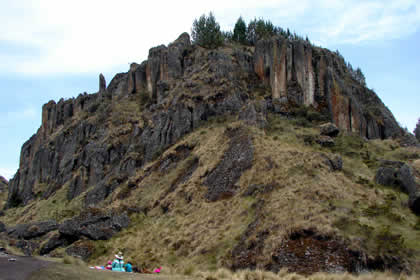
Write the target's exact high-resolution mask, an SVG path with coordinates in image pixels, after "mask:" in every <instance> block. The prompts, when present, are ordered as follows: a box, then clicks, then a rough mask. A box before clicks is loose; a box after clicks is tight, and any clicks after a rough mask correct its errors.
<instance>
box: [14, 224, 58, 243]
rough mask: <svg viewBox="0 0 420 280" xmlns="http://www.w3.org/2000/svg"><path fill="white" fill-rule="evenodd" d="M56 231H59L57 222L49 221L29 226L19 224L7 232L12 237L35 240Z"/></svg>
mask: <svg viewBox="0 0 420 280" xmlns="http://www.w3.org/2000/svg"><path fill="white" fill-rule="evenodd" d="M56 229H58V224H57V222H56V221H53V220H49V221H43V222H35V223H29V224H19V225H17V226H15V227H10V228H8V230H7V234H8V235H9V236H10V237H13V238H18V239H33V238H37V237H40V236H43V235H45V234H47V233H48V232H50V231H53V230H56Z"/></svg>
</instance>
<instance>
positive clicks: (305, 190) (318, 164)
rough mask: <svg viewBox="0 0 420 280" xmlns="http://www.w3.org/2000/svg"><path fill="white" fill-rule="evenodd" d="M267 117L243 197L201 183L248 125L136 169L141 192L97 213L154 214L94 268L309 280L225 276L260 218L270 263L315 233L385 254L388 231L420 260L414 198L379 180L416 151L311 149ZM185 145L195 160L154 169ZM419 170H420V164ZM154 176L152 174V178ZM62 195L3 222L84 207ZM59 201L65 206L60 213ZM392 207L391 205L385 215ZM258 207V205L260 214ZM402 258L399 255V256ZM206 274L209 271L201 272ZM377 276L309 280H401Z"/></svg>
mask: <svg viewBox="0 0 420 280" xmlns="http://www.w3.org/2000/svg"><path fill="white" fill-rule="evenodd" d="M270 118H271V119H270V126H269V128H268V129H266V130H265V131H264V130H260V129H257V128H247V129H249V133H250V134H251V135H252V136H253V143H254V149H255V151H254V162H253V167H252V168H251V169H249V170H247V171H246V172H244V173H243V174H242V176H241V178H240V180H239V181H238V182H237V184H236V185H237V186H238V187H239V188H238V189H237V194H236V195H235V196H233V197H232V198H230V199H226V200H220V201H217V202H212V203H209V202H207V201H205V199H204V195H205V193H206V191H207V187H206V186H204V185H203V178H204V177H205V176H206V174H207V173H208V172H209V171H211V170H212V169H213V168H214V167H215V166H216V165H217V164H218V162H219V161H220V159H221V158H222V156H223V154H224V151H225V150H226V149H227V147H228V142H229V141H228V140H229V139H228V138H227V136H226V135H225V133H224V132H225V129H226V127H227V126H231V127H235V126H240V125H241V124H240V123H239V122H232V120H231V119H224V120H222V121H217V120H216V121H214V122H209V123H207V124H206V125H205V126H203V127H201V128H200V129H198V130H196V131H194V132H193V133H190V134H188V135H186V136H185V137H184V138H183V139H181V140H180V141H179V142H178V143H177V144H176V145H175V146H173V147H171V148H170V149H168V150H167V151H165V152H164V153H163V154H162V155H161V156H160V157H159V158H158V159H157V160H156V161H154V162H151V163H149V164H148V165H146V166H144V167H143V168H142V170H139V171H138V172H137V174H136V175H135V176H134V177H133V178H130V180H132V181H134V182H136V187H135V188H133V189H132V190H131V192H130V194H129V196H128V197H127V198H126V199H124V200H120V199H118V194H119V191H120V190H122V189H123V186H121V187H120V188H119V190H117V191H116V192H114V193H113V194H112V195H110V196H109V197H108V198H107V200H106V201H104V202H103V203H102V204H101V205H98V206H99V207H109V208H118V207H123V206H124V207H126V206H129V207H146V208H148V210H149V212H148V213H147V215H145V214H144V213H138V214H133V215H132V216H131V219H132V223H131V225H130V227H129V228H127V229H125V230H123V231H122V232H120V233H119V234H117V235H116V236H114V237H113V238H111V239H110V240H108V241H99V242H96V243H95V246H96V249H95V250H96V251H95V253H94V256H93V258H92V259H91V260H90V263H91V264H102V263H105V262H106V261H108V259H109V258H110V257H111V256H112V255H113V254H114V253H115V252H117V251H120V250H121V251H123V252H124V255H125V257H126V259H127V260H129V261H132V262H133V263H135V264H136V265H138V266H140V267H142V268H149V269H151V268H153V267H157V266H160V265H163V266H164V270H165V271H167V273H172V274H182V275H189V276H190V277H198V279H306V278H303V276H298V275H294V274H284V275H274V274H272V273H268V272H262V271H258V270H257V271H254V272H251V271H242V272H238V273H235V274H232V273H230V272H228V271H226V270H218V269H219V268H220V267H223V266H228V265H229V260H230V257H231V252H232V249H233V248H234V247H235V246H236V245H237V244H238V242H239V241H240V239H241V236H242V235H243V234H244V232H245V231H246V230H247V228H248V225H249V224H250V223H251V222H253V221H255V220H256V219H258V220H259V223H258V226H257V227H256V229H255V231H254V232H253V233H252V234H251V236H250V237H249V238H255V235H256V234H257V233H258V232H260V231H262V230H269V232H270V234H269V237H268V238H267V239H266V240H265V241H264V248H263V252H262V254H263V256H270V254H271V253H272V252H273V250H274V249H275V248H277V247H278V246H279V244H281V242H282V241H283V240H284V237H285V236H288V235H289V234H290V233H291V232H293V231H294V230H296V229H302V228H315V229H316V231H317V232H318V233H320V234H325V235H334V236H339V237H342V238H344V239H345V240H348V242H350V245H351V246H353V247H354V248H355V249H362V250H364V251H366V252H368V253H369V254H372V255H375V254H377V253H383V252H380V251H378V250H379V249H380V245H381V243H380V236H381V234H382V233H383V232H384V229H386V230H387V232H386V233H387V234H389V235H400V236H401V237H402V238H403V245H404V248H408V249H410V250H413V251H414V256H416V257H415V258H414V259H416V258H417V260H418V259H419V253H418V252H420V244H419V243H418V240H419V239H420V235H419V234H420V231H419V230H417V229H416V225H417V224H419V222H418V217H416V216H415V215H413V214H412V213H411V212H410V210H409V209H408V208H407V207H406V203H407V199H408V198H407V196H406V195H404V194H402V193H399V192H398V191H396V190H393V189H390V188H384V187H380V186H377V185H375V184H374V183H373V182H372V179H373V176H374V174H375V171H376V165H375V164H376V163H375V162H376V161H377V160H378V159H380V158H388V159H401V158H414V157H415V156H413V155H415V154H416V153H417V151H416V150H414V151H411V150H408V151H407V150H404V149H402V148H398V146H397V145H396V144H395V142H393V141H392V140H386V141H378V140H375V141H364V140H362V139H359V138H358V137H355V136H351V135H350V136H349V135H340V136H339V137H338V138H337V139H336V143H337V145H336V147H334V148H332V149H329V148H322V147H320V146H318V145H307V144H305V141H304V139H305V137H306V136H309V137H314V136H316V135H318V134H319V131H318V130H317V129H316V128H314V127H311V126H308V127H306V126H301V125H299V124H296V123H294V122H291V121H289V120H286V119H282V118H279V117H276V116H271V117H270ZM178 145H188V146H190V147H194V149H193V151H192V152H191V154H190V155H189V157H187V158H186V159H184V161H181V162H179V163H178V164H177V166H176V167H174V168H172V169H170V170H168V171H165V172H164V173H161V172H159V171H158V170H157V169H156V170H155V169H153V168H152V166H154V165H156V164H157V162H159V160H161V159H162V158H164V157H165V156H167V155H168V154H170V153H174V152H175V148H176V146H178ZM335 153H336V154H340V155H341V156H342V158H343V163H344V168H343V171H339V172H331V171H330V170H329V167H328V166H327V165H326V164H325V155H326V156H331V155H332V154H335ZM407 154H408V155H409V156H407ZM193 157H197V158H199V165H198V167H197V169H196V170H195V172H194V173H193V174H192V176H191V178H189V180H188V181H187V182H185V183H182V184H180V185H178V187H177V188H176V189H175V190H174V191H173V192H170V193H168V190H169V188H170V187H171V185H172V184H173V183H174V182H175V180H176V179H177V178H178V177H179V175H180V174H182V172H185V170H184V169H185V168H186V166H187V165H186V163H187V161H188V160H191V158H193ZM416 164H418V162H414V163H413V165H414V166H417V165H416ZM149 170H154V171H153V172H151V173H150V174H148V171H149ZM146 175H147V176H146ZM141 178H143V179H141ZM253 185H256V186H257V191H256V192H255V193H254V194H252V195H250V196H243V195H242V194H244V193H245V192H246V191H247V190H248V188H249V187H250V186H253ZM258 186H259V187H258ZM264 186H271V189H270V190H268V191H266V190H265V189H264ZM65 193H66V188H62V189H61V190H60V191H58V192H57V193H56V194H55V196H54V197H52V198H51V199H49V200H46V201H37V204H36V205H35V203H31V204H29V205H28V206H26V207H22V208H15V209H10V210H8V211H7V213H6V214H7V215H6V216H5V217H4V218H2V219H3V220H4V221H6V223H7V222H13V220H14V219H15V220H17V222H22V221H26V220H31V219H35V218H36V219H39V218H41V217H42V218H45V217H53V216H54V215H53V214H51V213H65V212H63V211H68V210H72V209H73V210H76V209H77V208H78V207H80V205H81V204H80V203H81V200H80V201H78V200H77V199H76V200H75V201H74V202H73V201H72V202H71V203H66V202H64V201H65ZM82 197H83V195H81V196H80V197H79V198H78V199H82ZM53 199H55V200H56V203H57V202H60V203H57V205H53V203H52V201H53ZM261 201H262V202H261ZM387 203H388V204H389V203H390V205H391V207H388V208H386V207H384V206H385V205H388V204H387ZM257 204H258V205H260V208H259V209H258V210H256V207H255V206H256V205H257ZM164 208H165V209H167V211H166V210H165V211H164ZM404 248H401V249H402V251H404ZM388 249H390V250H394V249H395V248H393V247H392V246H391V247H389V248H388ZM402 251H397V252H394V251H393V253H395V255H398V254H400V253H401V254H402V253H403V252H402ZM261 265H263V263H262V264H261ZM203 270H204V271H211V272H207V273H202V272H200V271H203ZM223 275H225V276H223ZM376 275H377V274H369V275H365V276H363V275H362V276H360V277H359V278H356V277H355V276H351V275H327V274H319V275H314V276H311V277H312V278H308V279H398V278H392V277H394V276H392V275H387V274H381V276H376ZM378 275H379V274H378ZM200 277H201V278H200ZM276 277H277V278H276ZM363 277H364V278H363ZM375 277H376V278H375ZM380 277H385V278H380ZM386 277H388V278H386ZM46 279H48V278H46ZM401 279H404V278H401ZM412 279H414V278H412Z"/></svg>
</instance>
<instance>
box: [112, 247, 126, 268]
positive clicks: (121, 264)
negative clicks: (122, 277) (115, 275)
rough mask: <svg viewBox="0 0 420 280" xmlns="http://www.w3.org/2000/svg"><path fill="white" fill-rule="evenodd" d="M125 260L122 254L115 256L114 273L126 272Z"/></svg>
mask: <svg viewBox="0 0 420 280" xmlns="http://www.w3.org/2000/svg"><path fill="white" fill-rule="evenodd" d="M123 259H124V257H123V255H122V253H121V252H119V253H118V254H117V255H115V260H114V261H113V262H112V271H122V272H124V271H125V270H124V261H123Z"/></svg>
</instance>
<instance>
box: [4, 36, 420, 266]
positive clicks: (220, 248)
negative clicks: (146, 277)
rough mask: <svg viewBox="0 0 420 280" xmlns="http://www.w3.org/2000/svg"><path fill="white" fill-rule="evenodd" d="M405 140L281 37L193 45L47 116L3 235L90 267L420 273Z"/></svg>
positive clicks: (178, 47) (320, 56) (330, 58)
mask: <svg viewBox="0 0 420 280" xmlns="http://www.w3.org/2000/svg"><path fill="white" fill-rule="evenodd" d="M326 122H332V123H334V124H335V126H334V125H333V124H329V125H325V126H323V127H322V128H321V130H320V129H319V128H318V126H319V124H321V123H326ZM339 132H340V133H339ZM320 133H321V134H322V135H320ZM402 136H404V131H403V130H402V129H401V128H400V127H399V125H398V124H397V122H396V121H395V118H394V117H393V115H392V113H391V112H390V111H389V110H388V109H387V108H386V107H385V105H384V104H383V103H382V102H381V100H380V99H379V98H378V96H377V95H376V94H375V93H374V92H373V91H371V90H369V89H368V88H366V87H365V86H364V85H362V84H360V83H359V82H358V81H356V80H354V79H353V78H352V75H351V74H350V72H349V70H348V69H347V67H346V63H345V62H344V60H343V59H342V57H340V56H339V55H337V54H336V53H333V52H330V51H329V50H327V49H322V48H319V47H315V46H313V45H311V44H309V43H308V42H306V41H303V40H291V39H286V38H284V37H281V36H278V37H273V38H271V39H269V40H261V41H259V42H258V43H257V44H256V45H255V47H250V46H243V45H235V44H233V45H230V44H227V45H225V46H223V47H220V48H217V49H213V50H209V49H204V48H201V47H199V46H196V45H192V44H191V42H190V38H189V35H188V34H187V33H184V34H182V35H181V36H180V37H179V38H178V39H177V40H175V41H174V42H173V43H171V44H169V45H168V46H163V45H161V46H158V47H155V48H152V49H150V51H149V56H148V59H147V61H144V62H142V63H141V64H136V63H133V64H131V66H130V69H129V71H128V72H126V73H119V74H117V75H116V76H115V77H114V78H113V79H112V81H111V82H110V83H109V85H108V86H106V82H105V79H104V77H103V76H102V75H100V77H99V91H98V92H97V93H94V94H86V93H85V94H81V95H79V96H78V97H77V98H73V99H68V100H63V99H62V100H60V101H59V102H58V103H56V102H54V101H50V102H48V103H47V104H45V105H44V106H43V109H42V124H41V127H40V128H39V130H38V131H37V133H36V134H35V135H33V136H32V137H31V138H30V139H29V140H28V141H27V142H26V143H25V144H24V145H23V147H22V151H21V157H20V167H19V170H18V172H17V173H16V175H15V177H14V178H13V179H12V180H11V181H10V182H9V193H8V198H7V204H6V207H5V208H6V209H7V210H6V215H5V216H4V217H3V218H1V219H2V221H3V222H4V223H5V224H6V225H7V231H6V233H4V234H5V235H6V236H7V238H9V239H10V240H11V241H10V242H11V243H13V244H14V245H17V246H18V247H20V248H22V249H23V251H24V252H26V253H27V254H31V253H41V254H52V255H62V254H64V251H65V252H66V254H70V255H77V256H81V257H83V258H85V259H90V260H95V261H104V260H105V259H106V258H107V257H108V255H110V254H112V252H113V251H115V250H117V249H121V250H124V253H125V255H126V256H128V257H130V258H132V259H135V260H136V261H137V262H139V263H142V264H143V265H150V264H152V263H157V262H165V263H167V264H168V265H173V266H174V267H175V266H179V265H180V264H182V266H183V267H184V268H185V267H186V268H188V267H189V266H191V265H193V264H203V265H205V266H206V267H207V268H209V269H212V268H215V267H219V266H225V267H229V268H232V269H238V268H263V269H268V270H273V271H278V270H279V269H280V268H282V267H288V268H289V269H291V270H293V271H299V272H302V273H311V272H315V271H319V270H323V271H361V270H364V269H386V268H391V269H394V270H407V271H412V270H413V268H414V267H415V266H416V264H418V263H416V262H418V261H419V258H420V253H419V252H420V245H419V244H418V242H416V240H418V237H419V219H418V217H417V216H416V214H418V213H419V212H420V210H419V209H420V199H419V197H420V194H419V192H418V182H417V181H416V180H417V177H416V176H418V169H416V165H415V163H414V161H415V160H416V159H418V158H420V152H419V150H418V148H416V147H401V145H400V142H399V140H398V139H400V138H401V137H402ZM375 139H376V140H375ZM401 139H402V138H401ZM401 143H402V142H401ZM404 143H405V142H404ZM390 160H393V161H390ZM378 170H379V171H380V173H377V171H378ZM378 174H379V175H378ZM375 175H376V177H375ZM405 178H410V179H409V180H408V181H407V180H405ZM381 185H387V186H390V187H383V186H381ZM407 206H408V207H407ZM98 240H99V241H98ZM103 240H107V241H103ZM308 261H309V263H311V266H310V267H308V265H307V264H308Z"/></svg>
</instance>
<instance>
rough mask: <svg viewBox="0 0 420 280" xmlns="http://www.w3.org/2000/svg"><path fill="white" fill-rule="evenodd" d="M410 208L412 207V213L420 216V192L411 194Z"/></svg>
mask: <svg viewBox="0 0 420 280" xmlns="http://www.w3.org/2000/svg"><path fill="white" fill-rule="evenodd" d="M408 207H410V209H411V211H413V212H414V213H415V214H416V215H418V216H420V191H416V192H415V193H411V195H410V196H409V199H408Z"/></svg>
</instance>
